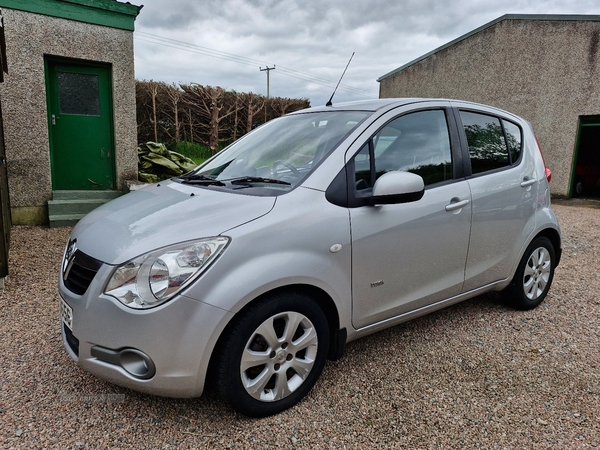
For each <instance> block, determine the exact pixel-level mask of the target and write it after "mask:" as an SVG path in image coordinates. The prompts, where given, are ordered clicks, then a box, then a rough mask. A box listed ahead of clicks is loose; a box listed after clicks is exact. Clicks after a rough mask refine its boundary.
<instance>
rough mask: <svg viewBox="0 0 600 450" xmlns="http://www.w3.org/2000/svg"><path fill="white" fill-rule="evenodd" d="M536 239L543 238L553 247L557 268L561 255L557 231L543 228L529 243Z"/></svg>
mask: <svg viewBox="0 0 600 450" xmlns="http://www.w3.org/2000/svg"><path fill="white" fill-rule="evenodd" d="M538 237H545V238H547V239H548V240H549V241H550V242H551V243H552V246H553V247H554V256H555V257H556V265H555V267H556V266H558V264H559V263H560V257H561V254H562V244H561V238H560V233H559V232H558V230H555V229H554V228H545V229H543V230H542V231H540V232H539V233H538V234H537V235H536V236H535V237H534V238H533V239H532V240H531V242H533V241H534V240H535V239H537V238H538Z"/></svg>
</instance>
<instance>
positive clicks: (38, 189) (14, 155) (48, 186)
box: [0, 8, 137, 224]
mask: <svg viewBox="0 0 600 450" xmlns="http://www.w3.org/2000/svg"><path fill="white" fill-rule="evenodd" d="M2 13H3V16H4V27H5V36H6V47H7V61H8V71H9V73H8V75H5V79H4V83H2V84H0V99H1V101H2V114H3V121H4V134H5V145H6V158H7V167H8V181H9V190H10V200H11V208H12V215H13V223H15V224H19V223H45V222H47V211H46V204H47V203H46V202H47V201H48V200H50V199H51V198H52V183H51V173H50V145H49V136H48V118H47V108H46V84H45V73H44V57H45V56H51V57H64V58H73V59H80V60H87V61H93V62H102V63H108V64H110V65H111V67H112V81H113V104H114V134H115V135H114V142H115V156H116V177H117V183H118V186H119V187H121V186H122V185H123V183H124V182H125V181H127V180H130V179H134V180H135V179H137V152H136V144H137V142H136V141H137V137H136V116H135V76H134V65H133V33H132V32H131V31H126V30H121V29H115V28H109V27H104V26H99V25H90V24H86V23H81V22H76V21H72V20H66V19H60V18H54V17H49V16H45V15H39V14H33V13H29V12H22V11H17V10H11V9H8V8H2Z"/></svg>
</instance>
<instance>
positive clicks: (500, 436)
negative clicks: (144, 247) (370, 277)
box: [0, 201, 600, 449]
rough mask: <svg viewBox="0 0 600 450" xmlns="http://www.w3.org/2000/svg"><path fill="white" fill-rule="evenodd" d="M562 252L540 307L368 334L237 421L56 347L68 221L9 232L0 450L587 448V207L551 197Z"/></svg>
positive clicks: (590, 420)
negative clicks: (307, 388)
mask: <svg viewBox="0 0 600 450" xmlns="http://www.w3.org/2000/svg"><path fill="white" fill-rule="evenodd" d="M554 209H555V212H556V214H557V216H558V218H559V220H560V224H561V227H562V230H563V239H564V242H563V259H562V262H561V264H560V266H559V267H558V268H557V270H556V276H555V280H554V284H553V286H552V289H551V290H550V293H549V295H548V297H547V299H546V301H545V302H544V303H543V304H542V305H541V306H540V307H538V308H537V309H535V310H533V311H527V312H521V311H515V310H512V309H510V308H508V307H506V306H504V305H502V304H501V302H500V300H499V298H498V296H497V295H495V294H490V295H484V296H480V297H477V298H475V299H473V300H469V301H466V302H464V303H461V304H459V305H455V306H453V307H450V308H448V309H446V310H443V311H440V312H437V313H434V314H431V315H429V316H426V317H422V318H419V319H416V320H414V321H412V322H408V323H405V324H402V325H399V326H396V327H394V328H392V329H389V330H386V331H383V332H380V333H378V334H375V335H372V336H369V337H367V338H364V339H362V340H359V341H355V342H352V343H350V344H349V345H348V346H347V349H346V354H345V356H344V357H343V358H342V359H341V360H339V361H336V362H328V364H327V365H326V368H325V371H324V373H323V375H322V377H321V379H320V381H319V382H318V383H317V385H316V386H315V388H314V389H313V391H312V392H311V393H310V394H309V395H308V397H307V398H306V399H305V400H304V401H302V402H301V403H300V404H299V405H297V406H296V407H295V408H293V409H291V410H288V411H285V412H283V413H281V414H279V415H277V416H273V417H268V418H265V419H250V418H247V417H243V416H241V415H239V414H237V413H235V412H233V411H232V410H231V409H229V408H228V407H227V406H226V405H225V404H224V403H223V402H221V400H220V399H219V398H217V397H216V396H214V395H212V394H209V395H205V396H203V397H201V398H198V399H186V400H181V399H167V398H159V397H154V396H150V395H145V394H139V393H136V392H132V391H129V390H127V389H123V388H120V387H117V386H114V385H112V384H110V383H107V382H104V381H102V380H99V379H97V378H95V377H94V376H92V375H90V374H88V373H86V372H84V371H83V370H81V369H80V368H79V367H78V366H77V365H76V364H75V363H74V362H73V361H72V360H71V359H70V357H69V356H68V355H67V353H66V352H65V351H64V350H63V348H62V343H61V338H60V319H59V313H58V296H57V292H56V284H57V276H58V275H57V274H58V270H59V265H60V258H61V254H62V252H63V249H64V245H65V242H66V240H67V237H68V234H69V232H70V229H69V228H59V229H48V228H44V227H14V228H13V230H12V240H11V255H10V277H9V279H8V281H7V283H6V288H5V289H4V291H3V292H2V293H1V294H0V448H4V449H12V448H18V449H21V448H48V449H58V448H60V449H84V448H90V449H96V448H99V449H104V448H106V449H113V448H123V449H125V448H144V449H145V448H148V449H163V448H164V449H166V448H172V449H175V448H177V449H188V448H210V449H221V448H236V449H250V448H261V449H262V448H285V449H293V448H298V449H317V448H324V449H363V448H410V449H449V448H462V449H467V448H473V449H477V448H482V449H547V448H555V449H585V448H598V447H600V327H599V324H600V281H599V279H598V269H599V268H600V267H599V261H600V236H599V235H600V203H598V202H592V201H560V202H555V205H554Z"/></svg>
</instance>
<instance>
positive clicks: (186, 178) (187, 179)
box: [177, 173, 225, 186]
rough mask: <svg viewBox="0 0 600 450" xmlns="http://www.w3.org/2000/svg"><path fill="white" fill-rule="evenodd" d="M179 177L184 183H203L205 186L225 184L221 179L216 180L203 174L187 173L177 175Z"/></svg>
mask: <svg viewBox="0 0 600 450" xmlns="http://www.w3.org/2000/svg"><path fill="white" fill-rule="evenodd" d="M177 179H179V180H181V182H182V183H185V184H201V185H203V186H209V185H212V186H225V183H223V182H222V181H219V180H215V179H214V178H210V177H207V176H206V175H201V174H194V173H192V174H187V175H182V176H180V177H177Z"/></svg>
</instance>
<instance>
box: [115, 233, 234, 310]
mask: <svg viewBox="0 0 600 450" xmlns="http://www.w3.org/2000/svg"><path fill="white" fill-rule="evenodd" d="M228 242H229V238H226V237H215V238H208V239H200V240H197V241H191V242H184V243H181V244H177V245H172V246H170V247H165V248H162V249H159V250H155V251H153V252H150V253H146V254H145V255H141V256H138V257H137V258H135V259H132V260H131V261H129V262H127V263H125V264H123V265H121V266H118V267H117V268H115V270H114V271H113V273H112V275H111V277H110V279H109V280H108V284H107V285H106V289H105V290H104V293H105V294H107V295H110V296H112V297H114V298H116V299H117V300H119V301H120V302H121V303H123V304H124V305H126V306H129V307H130V308H136V309H147V308H153V307H155V306H158V305H160V304H162V303H164V302H166V301H167V300H169V299H170V298H172V297H173V296H174V295H175V294H177V293H178V292H180V291H181V290H182V289H184V288H185V287H186V286H188V285H189V284H190V283H191V282H192V281H194V280H195V279H196V278H197V277H198V276H199V275H200V274H201V273H202V272H203V271H204V270H205V269H206V268H207V267H208V266H209V265H210V264H211V262H212V261H214V260H215V258H216V257H217V256H218V255H219V253H221V251H222V250H223V249H224V248H225V246H226V245H227V243H228Z"/></svg>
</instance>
